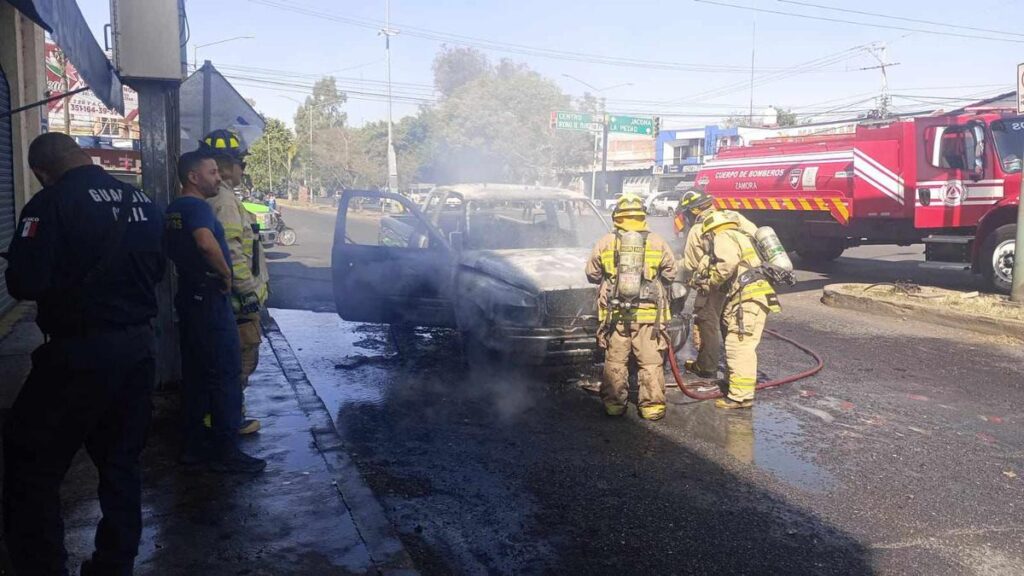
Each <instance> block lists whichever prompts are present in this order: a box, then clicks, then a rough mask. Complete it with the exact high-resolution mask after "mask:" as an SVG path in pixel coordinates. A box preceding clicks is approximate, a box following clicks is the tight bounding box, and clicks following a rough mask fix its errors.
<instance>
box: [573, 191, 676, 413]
mask: <svg viewBox="0 0 1024 576" xmlns="http://www.w3.org/2000/svg"><path fill="white" fill-rule="evenodd" d="M612 221H613V223H614V224H615V232H614V233H609V234H606V235H605V236H604V237H603V238H601V239H600V240H598V242H597V244H596V245H595V246H594V250H593V252H592V253H591V256H590V261H589V262H588V263H587V270H586V273H587V279H588V280H589V281H590V282H591V283H592V284H600V288H599V290H598V297H597V306H598V317H599V319H600V328H599V329H598V336H597V343H598V345H599V346H600V347H601V348H603V349H604V351H605V362H604V373H603V375H602V378H601V400H602V401H603V402H604V407H605V412H606V413H607V414H608V415H610V416H621V415H622V414H624V413H625V412H626V398H627V394H628V390H629V384H628V380H629V368H628V362H629V358H630V354H632V355H633V357H634V358H635V359H636V362H637V364H638V367H639V372H638V374H637V380H638V382H639V385H640V393H639V400H638V402H637V404H638V406H639V409H640V416H641V417H643V418H646V419H648V420H660V419H661V418H662V417H664V416H665V371H664V368H663V365H664V357H663V353H664V351H665V350H666V349H668V346H669V342H668V334H667V333H666V326H667V324H668V321H669V316H670V311H669V301H668V300H669V296H668V290H667V288H666V285H667V284H670V283H671V282H672V280H673V279H674V278H675V275H676V263H675V256H674V255H673V254H672V249H671V248H670V247H669V245H668V243H667V242H665V240H663V239H662V238H661V236H659V235H657V234H654V233H653V232H649V231H648V229H647V214H646V212H645V211H644V203H643V199H641V198H640V197H639V196H637V195H635V194H624V195H623V196H622V197H621V198H620V199H619V200H618V202H617V203H616V205H615V209H614V211H613V212H612Z"/></svg>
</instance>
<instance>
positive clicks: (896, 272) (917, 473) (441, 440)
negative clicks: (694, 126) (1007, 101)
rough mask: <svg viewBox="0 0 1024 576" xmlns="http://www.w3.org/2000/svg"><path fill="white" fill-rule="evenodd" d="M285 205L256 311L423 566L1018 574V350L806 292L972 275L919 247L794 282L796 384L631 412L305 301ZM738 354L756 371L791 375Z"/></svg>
mask: <svg viewBox="0 0 1024 576" xmlns="http://www.w3.org/2000/svg"><path fill="white" fill-rule="evenodd" d="M285 218H286V220H287V221H288V223H289V224H290V225H292V226H293V227H295V228H296V229H297V231H298V233H299V244H298V245H296V246H294V247H292V248H291V249H280V250H275V251H274V252H271V254H270V256H272V258H273V260H272V264H271V274H272V275H273V282H274V295H273V300H272V305H273V306H276V307H278V308H289V309H290V310H275V311H274V312H273V314H274V316H275V318H276V319H277V320H278V323H279V324H280V326H281V328H282V330H283V331H284V333H285V335H286V336H287V337H288V339H289V341H290V342H291V344H292V347H293V349H295V350H296V354H297V355H298V357H299V359H300V361H301V362H302V364H303V367H304V368H305V369H306V371H307V373H308V375H309V377H310V380H311V381H312V383H313V384H314V386H315V387H316V388H317V391H318V393H319V394H320V396H321V397H322V398H323V399H324V401H325V403H326V404H327V405H328V407H329V409H330V410H331V411H332V413H333V414H334V415H335V416H336V418H337V422H338V425H339V428H340V429H341V430H342V433H343V435H344V437H345V440H346V442H347V443H348V447H349V449H350V450H351V451H352V453H353V456H354V461H355V462H356V464H357V465H358V467H359V469H360V471H361V473H362V474H363V475H364V477H365V478H366V479H367V481H368V482H369V484H370V485H371V487H372V488H373V490H374V492H375V493H376V495H377V497H378V498H379V499H380V500H381V502H382V504H383V505H384V507H385V509H386V511H387V513H388V514H389V517H390V518H391V520H392V522H393V523H394V524H395V525H396V526H397V527H398V529H399V530H400V532H401V534H402V537H403V540H404V541H405V543H406V546H407V547H408V548H409V550H410V553H411V554H412V555H413V557H414V559H415V560H416V562H417V564H418V566H419V567H420V568H421V570H422V571H423V573H425V574H450V573H457V574H484V573H497V574H538V573H559V574H579V573H588V574H612V573H614V574H622V573H637V574H872V573H877V574H928V575H931V574H979V575H989V574H992V575H995V574H1000V575H1001V574H1022V573H1024V551H1022V549H1021V546H1020V543H1021V541H1022V539H1024V522H1022V520H1021V518H1024V515H1022V513H1021V510H1020V507H1021V506H1022V504H1021V502H1022V496H1024V482H1022V479H1021V477H1020V476H1021V475H1024V449H1022V446H1024V426H1022V424H1024V416H1022V415H1021V412H1020V406H1022V405H1024V379H1022V378H1021V365H1022V360H1024V352H1022V350H1021V347H1020V346H1019V344H1013V343H1011V342H1010V341H1000V340H993V339H984V338H980V337H978V336H975V335H973V334H971V333H969V332H961V331H956V330H952V329H946V328H941V327H936V326H932V325H928V324H923V323H919V322H917V321H915V320H914V319H912V318H906V319H896V320H894V319H889V318H876V317H872V316H869V315H865V314H861V313H854V312H849V311H844V310H836V309H832V308H828V307H825V306H823V305H821V304H820V303H819V301H818V299H819V298H820V287H821V286H822V285H824V284H826V283H829V282H834V281H845V280H858V281H891V280H894V279H911V280H915V281H919V282H925V283H932V284H939V285H943V286H947V287H956V288H967V287H971V288H974V287H977V286H978V285H979V284H978V281H977V279H976V278H974V277H973V276H970V275H968V274H963V273H949V272H935V271H926V270H921V269H919V268H917V267H916V262H918V261H920V260H921V255H920V253H921V249H920V247H910V248H897V247H862V248H857V249H853V250H850V251H848V252H847V254H846V255H844V257H843V258H840V259H839V260H838V261H837V262H835V263H833V264H830V265H827V266H822V267H820V268H818V269H816V270H804V271H801V272H800V273H799V277H800V279H801V283H800V284H799V285H798V286H797V287H796V288H795V289H794V290H793V291H791V292H789V293H786V294H783V295H782V303H783V308H784V310H783V312H782V313H781V314H778V315H775V316H773V317H772V318H770V320H769V327H770V328H774V329H777V330H779V331H781V332H783V333H784V334H786V335H788V336H791V337H793V338H796V339H798V340H800V341H802V342H804V343H806V344H808V345H810V346H812V347H813V348H815V349H816V350H817V351H818V352H819V353H820V354H821V355H822V357H823V358H824V359H825V362H826V368H825V370H824V371H823V372H822V373H821V374H819V375H818V376H816V377H813V378H811V379H808V380H805V381H802V382H798V383H795V384H791V385H787V386H785V387H783V388H780V389H776V390H772V391H765V392H762V393H760V394H759V396H758V404H757V406H756V407H755V408H754V410H753V411H752V412H751V413H743V414H735V413H722V412H720V411H716V410H715V409H714V408H713V407H712V406H711V405H710V404H709V403H690V402H688V401H687V400H686V399H685V398H684V397H683V396H682V395H681V394H679V393H678V392H677V391H675V390H670V391H669V399H670V404H671V405H670V409H669V414H668V416H667V417H666V419H665V420H663V421H661V422H659V423H654V424H652V423H648V422H645V421H642V420H640V419H639V418H638V417H637V415H636V414H635V413H634V412H633V411H630V413H629V415H628V417H627V418H625V419H621V420H611V419H608V418H606V417H604V416H603V414H602V410H601V406H600V402H599V400H598V399H597V398H596V397H595V396H592V395H591V394H589V393H587V392H586V391H585V390H583V389H582V388H581V387H580V386H578V385H577V384H575V383H573V382H566V381H565V380H564V379H554V378H550V377H547V376H545V375H543V374H536V373H510V372H508V371H500V370H488V371H472V370H469V369H468V368H466V367H465V366H464V364H463V362H462V360H461V358H460V357H459V355H458V352H457V350H458V346H457V342H456V339H455V337H454V336H453V335H452V334H451V333H449V332H447V331H443V330H433V331H431V330H418V331H416V333H414V334H397V335H394V336H393V335H391V334H389V332H388V330H387V328H386V327H382V326H377V325H358V324H352V323H347V322H344V321H341V320H340V319H338V318H337V317H336V316H335V315H334V314H330V313H318V312H322V311H329V310H331V308H332V306H331V304H330V300H331V285H330V277H329V270H328V267H329V265H330V257H329V247H330V243H331V237H332V230H333V215H330V214H317V213H307V212H298V211H294V210H288V209H287V208H286V209H285ZM668 225H669V224H668V223H667V221H662V220H659V221H657V222H656V223H655V225H654V227H655V229H656V230H662V229H664V228H665V227H666V226H668ZM760 352H761V354H760V356H761V369H762V371H763V372H764V373H765V374H766V375H767V376H780V375H783V374H788V373H792V372H796V371H798V370H800V369H801V368H803V367H805V366H807V365H808V359H807V358H806V357H805V356H803V355H802V354H801V353H800V352H798V351H796V350H794V349H792V348H791V347H789V346H788V345H785V344H783V343H781V342H778V341H773V340H768V339H766V340H765V341H764V343H763V344H762V347H761V350H760Z"/></svg>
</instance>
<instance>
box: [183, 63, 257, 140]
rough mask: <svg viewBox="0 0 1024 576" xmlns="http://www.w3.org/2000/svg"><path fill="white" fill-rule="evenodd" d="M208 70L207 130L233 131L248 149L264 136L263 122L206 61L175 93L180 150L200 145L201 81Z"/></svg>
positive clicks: (201, 136)
mask: <svg viewBox="0 0 1024 576" xmlns="http://www.w3.org/2000/svg"><path fill="white" fill-rule="evenodd" d="M204 71H208V72H209V78H210V98H209V104H210V109H209V111H208V113H209V119H210V121H209V123H208V124H209V127H210V130H217V129H221V128H223V129H227V130H232V131H234V132H235V133H236V134H238V135H239V136H240V137H241V140H242V147H243V148H249V147H250V146H252V144H253V142H255V141H256V140H258V139H259V137H260V136H262V135H263V130H264V129H265V128H266V122H265V121H264V120H263V117H262V116H260V115H259V113H258V112H256V110H253V108H252V106H250V105H249V103H248V102H246V100H245V98H242V95H241V94H239V93H238V91H237V90H235V87H234V86H232V85H231V83H230V82H228V81H227V80H226V79H225V78H224V76H222V75H221V73H220V72H218V71H217V69H216V68H214V67H213V65H212V64H210V63H209V62H207V63H206V64H204V65H203V67H202V68H200V69H199V70H197V71H196V72H194V73H193V74H192V75H191V76H189V77H188V78H186V79H185V81H184V82H182V83H181V88H180V90H179V92H178V95H179V99H180V104H181V108H180V110H181V116H180V121H181V151H182V152H190V151H192V150H195V149H196V148H198V147H199V140H201V139H202V138H203V136H205V134H203V84H204V78H206V77H207V75H206V74H205V73H204Z"/></svg>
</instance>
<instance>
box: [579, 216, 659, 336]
mask: <svg viewBox="0 0 1024 576" xmlns="http://www.w3.org/2000/svg"><path fill="white" fill-rule="evenodd" d="M618 241H619V239H618V236H617V235H616V234H606V235H605V236H604V237H602V238H601V239H600V240H598V242H597V244H595V245H594V250H593V252H592V253H591V257H590V261H589V262H588V263H587V278H588V280H590V282H591V283H593V284H600V288H599V289H598V297H597V313H598V319H599V320H600V321H601V322H602V323H604V322H605V321H606V320H611V321H612V322H635V323H638V324H654V323H656V322H658V321H659V320H661V321H662V322H667V321H668V319H669V316H670V314H671V313H670V311H669V309H668V298H667V297H663V298H661V300H662V301H663V302H664V306H663V307H662V309H661V311H660V314H659V311H658V306H657V303H656V302H640V303H639V304H638V305H637V306H636V307H632V308H618V309H616V310H612V311H609V305H608V304H609V300H610V299H611V291H612V287H613V285H614V280H615V276H616V275H617V274H618V270H617V269H616V266H615V250H616V247H617V246H618ZM675 276H676V262H675V255H674V254H672V249H671V248H670V247H669V245H668V243H667V242H665V240H664V239H662V238H661V236H659V235H657V234H655V233H653V232H652V233H648V235H647V241H646V243H645V245H644V279H645V280H648V281H651V282H655V283H656V284H657V286H655V291H654V292H653V294H654V295H656V296H657V295H664V289H663V284H662V283H665V284H667V283H671V282H672V280H673V279H675Z"/></svg>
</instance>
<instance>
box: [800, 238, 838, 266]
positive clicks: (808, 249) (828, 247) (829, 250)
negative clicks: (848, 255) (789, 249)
mask: <svg viewBox="0 0 1024 576" xmlns="http://www.w3.org/2000/svg"><path fill="white" fill-rule="evenodd" d="M845 244H846V243H845V241H844V240H843V239H842V238H821V239H820V240H816V241H815V245H814V246H813V247H812V246H809V245H804V246H801V247H800V248H797V249H796V253H797V254H798V255H799V256H800V259H801V260H803V261H804V262H807V263H808V264H820V263H822V262H831V261H833V260H835V259H836V258H839V257H840V256H842V255H843V251H845V250H846V246H845Z"/></svg>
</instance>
